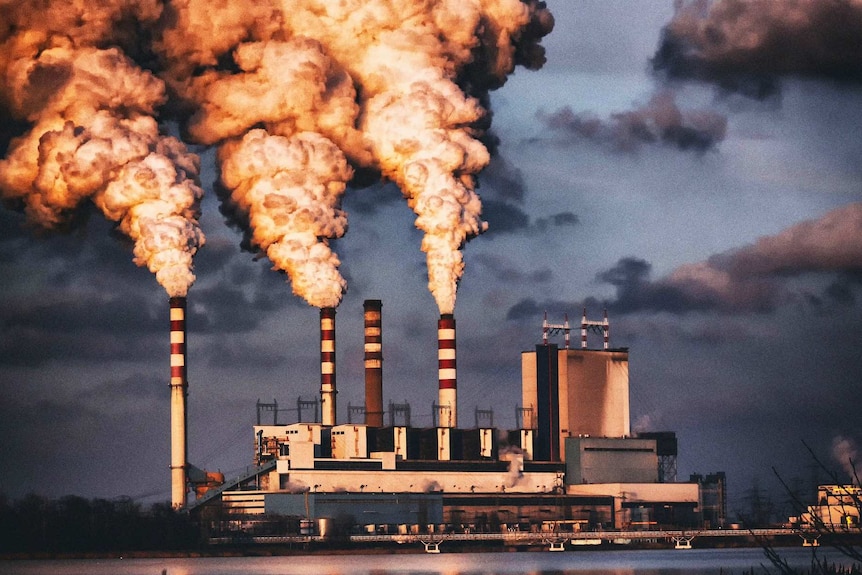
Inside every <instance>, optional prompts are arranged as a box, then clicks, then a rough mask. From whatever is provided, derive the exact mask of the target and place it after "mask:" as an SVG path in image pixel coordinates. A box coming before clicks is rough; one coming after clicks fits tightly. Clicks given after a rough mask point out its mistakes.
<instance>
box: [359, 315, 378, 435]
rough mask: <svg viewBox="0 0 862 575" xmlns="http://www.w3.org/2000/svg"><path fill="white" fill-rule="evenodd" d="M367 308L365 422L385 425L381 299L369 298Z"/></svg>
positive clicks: (374, 425)
mask: <svg viewBox="0 0 862 575" xmlns="http://www.w3.org/2000/svg"><path fill="white" fill-rule="evenodd" d="M363 308H364V309H365V424H366V425H369V426H371V427H383V324H382V319H381V310H382V308H383V303H382V302H381V301H380V300H379V299H367V300H365V303H364V304H363Z"/></svg>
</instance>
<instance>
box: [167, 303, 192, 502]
mask: <svg viewBox="0 0 862 575" xmlns="http://www.w3.org/2000/svg"><path fill="white" fill-rule="evenodd" d="M170 307H171V505H172V506H173V508H174V509H180V508H182V507H185V506H186V497H187V493H188V488H187V485H188V483H187V481H186V471H187V468H188V442H187V439H186V436H187V431H188V425H187V423H186V397H187V396H188V382H187V380H186V298H184V297H172V298H171V299H170Z"/></svg>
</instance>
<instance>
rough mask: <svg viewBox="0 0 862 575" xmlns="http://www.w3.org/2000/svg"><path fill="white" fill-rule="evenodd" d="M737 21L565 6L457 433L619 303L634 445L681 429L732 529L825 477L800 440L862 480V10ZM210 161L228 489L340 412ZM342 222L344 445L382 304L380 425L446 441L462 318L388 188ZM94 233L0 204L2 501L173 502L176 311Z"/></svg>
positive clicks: (202, 407)
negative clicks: (270, 409) (288, 439)
mask: <svg viewBox="0 0 862 575" xmlns="http://www.w3.org/2000/svg"><path fill="white" fill-rule="evenodd" d="M3 4H4V1H3V0H0V6H2V5H3ZM714 4H715V6H713V10H712V11H711V12H709V13H708V14H707V12H706V11H704V10H701V9H700V8H702V7H703V3H697V4H694V5H693V4H686V5H685V6H684V7H683V8H681V9H680V10H679V11H678V12H677V13H676V17H675V11H674V2H673V1H672V0H666V1H659V0H650V1H638V2H634V1H608V0H565V1H563V0H557V1H553V0H551V1H549V2H548V7H549V8H550V10H551V11H552V12H553V14H554V17H555V20H556V24H555V27H554V31H553V32H552V33H551V34H550V35H549V36H547V37H546V38H544V40H543V41H542V45H544V46H545V47H546V50H547V54H546V55H547V63H546V64H545V66H544V67H543V68H542V69H541V70H538V71H528V70H525V69H523V68H518V69H517V70H516V72H515V73H514V75H512V76H510V77H509V79H508V81H507V83H506V84H505V85H504V86H503V87H502V88H500V89H498V90H496V91H494V92H492V95H491V107H492V110H493V124H492V131H493V134H494V135H495V136H496V140H497V146H496V149H495V150H494V151H493V154H492V159H491V162H490V165H489V166H488V167H487V168H486V169H485V170H484V171H483V172H482V173H481V174H480V175H479V178H478V180H479V187H478V193H479V194H480V195H481V197H482V201H483V206H484V207H483V218H484V219H485V220H487V221H488V223H489V230H488V231H487V232H486V233H485V234H483V235H481V236H479V237H478V238H476V239H474V240H472V241H470V242H469V243H468V244H467V245H466V246H465V248H464V261H465V264H466V269H465V272H464V275H463V278H462V279H461V281H460V285H459V288H458V295H457V303H456V305H455V316H456V319H457V322H458V396H459V419H460V425H461V426H462V427H471V426H472V425H473V423H474V419H473V413H474V411H473V410H474V408H480V409H488V408H493V409H494V412H495V423H496V425H497V426H498V427H501V428H512V427H514V425H515V408H516V406H517V405H518V404H519V403H520V352H521V351H523V350H527V349H531V348H532V347H533V346H534V345H535V344H536V343H539V342H540V341H541V323H542V314H543V312H545V311H547V312H548V317H549V320H551V321H554V322H562V319H563V315H564V314H565V313H568V314H569V317H570V319H571V320H572V322H573V324H577V322H578V319H579V318H580V313H581V309H582V308H583V307H584V306H586V307H587V310H588V315H589V316H590V317H591V319H599V318H600V317H601V313H602V310H603V309H604V308H607V310H608V314H609V316H610V323H611V345H612V346H614V347H629V348H630V376H631V411H632V426H633V429H635V430H637V431H665V430H671V431H675V432H676V433H677V435H678V438H679V443H680V454H679V470H678V477H679V478H680V479H686V478H687V477H688V475H689V474H690V473H710V472H714V471H725V472H726V473H727V475H728V483H729V490H730V494H731V509H732V510H734V509H743V507H744V505H745V501H744V500H745V492H746V491H747V490H749V489H750V488H751V487H752V485H754V484H755V483H758V484H759V485H761V486H762V487H764V488H770V489H772V488H773V487H774V485H775V479H774V476H773V473H772V468H773V467H775V468H777V469H778V470H779V471H780V472H781V474H782V475H783V476H784V477H785V478H786V479H788V480H790V481H796V480H799V481H800V482H803V483H807V482H810V481H811V479H812V470H811V469H810V459H809V458H808V456H807V453H806V450H805V447H804V445H803V441H804V442H806V443H807V444H808V445H810V446H811V447H812V448H813V449H814V451H815V452H816V453H817V454H818V455H819V456H820V457H821V458H822V460H823V461H824V462H825V463H827V465H829V466H831V467H834V468H835V469H836V470H839V472H840V470H841V469H842V463H846V461H847V457H848V456H850V457H854V459H855V458H856V447H855V446H856V442H857V441H860V440H862V417H860V413H862V394H860V377H862V353H860V352H859V349H858V348H859V345H860V342H862V301H860V296H862V289H860V287H862V162H860V161H859V158H862V136H860V134H862V83H860V80H862V46H860V40H859V39H860V38H862V4H860V3H859V2H848V3H846V4H842V5H841V6H839V7H838V8H836V4H837V3H833V2H826V1H814V0H811V1H802V0H798V1H787V2H781V3H775V2H769V1H765V0H764V1H752V2H739V1H736V0H734V1H729V0H725V1H719V2H716V3H714ZM830 7H831V9H830ZM2 34H4V32H2V30H0V39H3V36H2ZM0 103H2V101H0ZM0 112H3V113H6V112H4V110H3V108H2V107H0ZM4 121H5V119H4ZM0 135H2V134H0ZM191 151H193V152H196V153H199V154H200V155H201V158H202V169H201V183H202V187H203V189H204V191H205V194H204V196H203V199H202V204H201V205H202V215H201V218H200V227H201V230H202V231H203V233H204V234H205V235H206V244H205V245H204V246H203V247H202V248H201V249H200V251H199V252H198V253H197V255H196V256H195V259H194V266H195V275H196V276H197V280H196V282H195V284H194V285H193V287H192V288H191V289H190V290H189V294H188V297H189V319H188V330H189V333H188V341H189V345H188V365H189V429H190V434H189V452H190V460H191V462H192V463H194V464H195V465H197V466H198V467H201V468H206V469H210V470H221V471H223V472H225V473H226V474H227V475H228V476H230V475H231V474H233V473H235V472H237V471H238V470H239V469H241V468H242V467H244V466H245V465H248V464H249V463H251V458H252V455H253V434H252V430H251V426H252V425H253V424H254V423H255V402H256V401H257V400H258V399H261V400H263V401H272V400H273V399H275V400H277V401H278V403H279V404H280V405H281V406H283V407H284V408H290V407H291V406H293V405H295V402H296V399H297V398H298V397H302V398H303V399H313V398H315V397H317V395H318V391H319V366H318V358H319V343H318V329H319V328H318V310H317V308H314V307H311V306H309V305H308V304H307V303H306V302H305V301H303V300H302V299H300V298H298V297H297V296H295V295H293V294H292V293H291V286H290V284H288V283H286V282H285V277H284V274H283V273H280V272H276V271H272V270H271V269H270V268H271V267H272V266H271V263H270V261H269V260H267V258H266V257H256V256H255V254H252V253H249V252H247V251H242V250H241V248H240V241H241V240H242V234H241V233H240V232H239V231H237V230H236V229H235V228H233V227H230V226H228V225H227V224H226V223H225V219H224V216H223V215H222V214H221V213H220V211H219V207H220V206H219V199H218V196H217V194H216V191H215V188H214V183H215V180H216V178H217V174H216V169H215V164H216V158H215V152H214V150H213V149H212V148H208V147H204V146H195V147H192V148H191ZM343 208H344V210H345V211H346V212H347V214H348V220H349V230H348V231H347V233H346V234H345V235H344V237H342V238H340V239H336V240H333V241H332V242H331V244H330V245H331V246H332V247H333V249H334V251H335V252H336V253H337V254H338V256H339V258H340V260H341V268H340V270H341V273H342V275H343V276H344V278H345V279H346V281H347V283H348V286H349V287H348V291H347V292H346V294H345V295H344V298H343V300H342V302H341V304H340V306H339V308H338V315H337V320H336V321H337V337H338V343H337V353H338V367H337V382H338V418H339V421H345V422H346V420H347V409H348V404H350V405H354V406H358V405H362V403H363V397H362V394H363V390H364V387H363V363H362V360H363V348H362V337H363V335H362V301H363V300H364V299H369V298H373V299H381V300H382V301H383V347H384V376H383V377H384V404H385V405H386V404H388V402H389V401H394V402H399V403H401V402H409V403H410V404H411V407H412V414H413V424H414V425H417V426H425V425H430V424H431V404H432V402H433V401H434V400H435V399H436V397H437V360H436V353H437V352H436V319H437V317H438V315H439V311H438V307H437V305H436V304H435V299H434V298H433V297H432V295H431V294H430V293H429V291H428V287H427V282H428V278H427V272H426V264H425V256H424V254H423V253H422V252H421V251H420V242H421V241H422V234H421V232H420V231H418V230H417V229H416V228H415V227H414V221H415V219H416V216H415V215H414V214H413V213H412V212H411V210H410V208H408V207H407V204H406V202H405V201H404V199H403V198H402V195H401V193H400V191H399V190H398V188H397V187H396V186H395V185H394V184H392V183H390V184H387V185H380V184H374V185H371V186H368V187H363V188H354V187H348V189H347V191H346V193H345V196H344V199H343ZM81 217H82V220H81V221H80V222H79V225H77V226H76V227H75V229H74V230H73V231H71V232H70V233H68V234H41V233H34V232H33V231H32V230H30V229H26V228H25V227H24V226H23V223H24V217H23V215H22V214H20V213H19V212H17V211H13V210H9V209H0V296H2V297H0V398H2V400H0V435H2V438H3V439H2V440H0V492H3V493H5V494H6V495H9V496H12V497H20V496H22V495H24V494H26V493H28V492H37V493H40V494H44V495H47V496H60V495H64V494H77V495H82V496H86V497H116V496H120V495H129V496H132V497H134V498H137V499H140V500H142V501H158V500H167V499H168V498H169V474H168V462H169V443H168V431H169V429H168V428H169V413H168V381H169V367H168V352H169V340H168V298H167V296H166V294H165V291H164V290H163V289H162V287H160V286H159V284H158V283H157V282H156V281H155V279H154V278H153V276H152V274H150V273H149V272H148V271H147V270H146V269H142V268H139V267H137V266H135V265H134V264H133V263H132V261H131V260H132V254H131V247H130V244H129V242H128V241H127V240H124V239H122V238H121V236H120V234H118V233H116V232H115V231H114V230H113V227H114V226H113V224H111V223H109V222H107V221H106V220H105V218H104V217H103V216H102V215H101V213H99V212H98V211H97V210H95V209H90V210H85V213H84V214H82V216H81ZM573 336H574V337H573V339H575V340H576V339H577V333H576V334H573ZM558 343H560V344H562V341H558ZM591 345H592V346H599V345H601V342H600V340H599V339H598V338H596V339H595V340H591ZM387 418H388V416H387ZM294 419H295V413H291V412H285V413H284V414H283V415H282V420H285V421H293V420H294ZM387 420H388V419H387ZM842 473H843V472H842ZM776 499H777V500H780V499H781V496H780V495H776Z"/></svg>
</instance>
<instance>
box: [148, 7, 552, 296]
mask: <svg viewBox="0 0 862 575" xmlns="http://www.w3.org/2000/svg"><path fill="white" fill-rule="evenodd" d="M252 4H253V5H252V6H251V7H248V3H238V2H237V3H224V4H221V5H217V6H213V5H212V4H211V3H208V2H200V1H190V2H185V3H173V4H172V5H171V10H172V11H173V16H172V18H170V19H169V21H170V22H171V24H170V25H169V26H167V27H166V28H165V29H164V30H163V31H162V33H161V34H160V41H159V42H160V44H159V46H160V51H161V53H162V55H163V57H164V58H165V61H166V62H167V74H166V77H167V78H168V82H169V84H170V85H171V86H172V87H173V88H174V89H175V90H176V91H177V93H178V95H179V96H180V98H181V99H182V101H183V102H185V103H186V104H185V105H186V106H189V107H191V108H192V109H196V110H197V112H196V113H195V114H194V115H193V116H192V119H191V121H190V122H189V124H188V131H189V133H190V134H191V136H192V137H194V138H195V139H196V141H199V142H201V143H206V144H212V143H216V142H224V141H228V142H230V140H232V139H238V138H242V137H243V134H244V133H245V132H246V131H248V130H249V129H251V128H257V129H263V130H265V131H266V132H265V134H266V135H267V136H279V137H283V138H286V140H279V142H280V144H279V146H282V147H283V146H286V145H288V142H296V141H297V140H295V138H302V139H303V140H302V141H306V142H307V141H308V139H307V137H306V136H304V135H303V134H315V135H316V136H317V137H318V139H317V140H316V141H317V145H316V147H315V149H316V153H315V155H314V160H313V161H311V160H310V157H309V162H310V164H312V163H313V164H314V165H316V166H318V167H319V168H320V169H319V170H318V174H319V177H318V176H316V178H317V179H316V180H315V181H316V185H317V186H319V187H320V189H327V190H328V191H327V192H326V193H324V194H320V193H312V194H308V195H307V196H306V200H307V201H308V203H307V209H308V211H305V212H303V214H305V215H308V214H323V213H326V214H329V216H331V217H327V218H326V219H327V220H328V221H329V222H331V224H332V225H330V224H321V223H319V222H317V221H315V219H314V218H309V217H304V216H303V217H292V216H291V217H290V220H291V221H290V223H289V224H288V223H287V222H282V223H280V224H279V225H276V226H269V230H270V231H272V232H274V233H275V235H268V234H269V231H265V230H261V229H260V227H259V225H258V224H259V222H262V221H271V220H272V221H274V220H275V219H277V218H279V217H280V218H282V219H284V218H285V217H286V215H285V214H286V213H287V212H290V211H291V210H293V209H294V207H293V206H285V205H284V202H281V201H274V199H275V196H277V195H281V196H285V195H286V194H285V193H284V192H282V191H281V190H280V189H279V188H280V187H281V186H283V185H286V184H285V183H284V181H283V180H285V179H287V178H285V177H284V176H283V175H282V174H284V173H285V172H284V168H280V167H278V162H277V161H275V162H272V165H271V167H272V168H274V169H275V170H276V171H277V173H278V174H280V176H279V177H277V178H275V179H273V178H269V177H268V179H267V182H268V183H266V184H262V183H260V182H262V180H261V179H260V178H259V177H258V176H255V175H253V174H249V173H248V170H247V169H246V168H245V166H243V163H244V160H241V159H232V157H231V156H232V154H234V153H240V150H243V149H244V148H246V145H245V144H243V145H241V146H237V145H235V144H233V143H228V144H226V145H225V146H224V148H223V151H222V152H221V153H220V154H219V158H220V161H221V169H222V182H223V183H224V185H225V186H226V187H228V188H230V189H232V190H233V192H232V193H231V194H230V196H229V197H230V199H231V201H233V202H235V203H237V204H239V205H240V208H241V211H245V212H247V213H248V215H249V217H248V224H249V225H250V226H251V228H253V230H252V232H251V237H252V242H253V243H254V244H256V246H257V247H259V248H261V249H263V250H265V251H266V252H267V254H268V256H269V257H270V259H272V260H273V262H274V263H275V266H276V267H277V268H279V269H283V270H285V271H286V272H287V273H288V275H289V276H290V278H291V281H292V282H293V287H294V291H295V292H296V293H297V294H299V295H301V296H302V297H304V298H305V299H306V300H307V301H308V302H309V303H311V304H312V305H320V304H321V303H322V302H327V304H328V305H332V304H337V302H338V301H339V300H340V298H341V295H342V293H343V290H344V287H345V282H344V280H343V279H342V278H341V277H340V275H339V274H338V273H337V265H338V260H337V258H335V257H334V255H333V254H332V253H331V252H330V251H329V248H328V244H327V240H328V239H329V238H337V237H339V236H340V235H341V234H343V233H344V231H345V229H346V228H345V225H344V220H343V213H342V212H341V211H340V193H341V192H343V190H344V183H345V182H346V181H347V180H349V179H350V177H351V175H350V173H348V172H346V171H345V169H343V168H342V166H343V165H344V161H345V158H346V159H347V160H348V161H349V162H351V163H352V164H353V165H354V166H355V167H361V168H370V169H372V170H375V171H378V172H379V173H380V174H381V175H382V176H383V177H384V178H386V179H389V180H391V181H394V182H395V183H396V184H398V186H399V188H400V189H401V191H402V193H403V194H404V196H405V198H406V199H407V202H408V204H409V205H410V207H411V208H412V209H413V210H414V212H415V213H416V215H417V218H416V226H417V227H418V228H419V229H421V230H422V231H423V232H424V234H425V235H424V238H423V241H422V249H423V251H425V252H426V254H427V263H428V277H429V288H430V290H431V292H432V293H433V294H434V297H435V298H436V301H437V304H438V307H439V308H440V311H441V312H443V313H451V312H452V311H453V310H454V306H455V293H456V288H457V284H458V281H459V279H460V277H461V274H462V273H463V259H462V254H461V251H460V250H461V248H462V246H463V245H464V243H465V242H466V241H467V240H468V239H470V238H471V237H474V236H476V235H478V234H480V233H481V232H483V231H484V230H485V229H486V227H487V225H486V224H485V222H483V221H482V219H481V203H480V201H479V197H478V195H477V194H476V192H475V175H476V174H477V173H478V172H479V171H480V170H481V169H482V168H484V167H485V166H486V165H487V163H488V160H489V155H488V152H487V150H486V148H485V147H484V146H483V145H482V144H481V143H480V141H479V140H478V137H479V136H480V135H481V130H480V128H481V127H483V126H482V122H484V121H485V120H486V111H485V109H484V107H483V106H482V105H481V102H482V101H484V97H485V92H486V91H487V89H490V88H493V87H496V86H499V85H501V84H502V83H503V81H504V80H505V77H506V75H507V74H509V73H510V72H511V71H512V69H513V68H514V66H515V64H518V63H522V64H524V65H526V66H528V67H537V66H538V65H540V63H541V60H542V58H543V56H542V52H541V50H540V49H537V46H536V41H537V40H538V39H539V38H541V36H543V35H544V34H546V33H547V32H548V31H550V28H551V26H552V23H553V20H552V19H551V18H550V15H549V13H548V12H547V10H546V9H545V8H544V5H543V3H540V2H534V1H530V2H521V1H520V0H482V1H472V2H462V1H457V2H456V1H444V2H436V3H429V2H425V1H419V0H416V1H411V2H394V1H391V0H364V1H359V0H354V1H348V2H340V3H332V2H322V1H314V0H307V1H303V2H296V3H292V4H291V5H289V6H284V7H283V8H282V7H281V6H279V5H278V4H277V3H273V4H269V3H267V2H255V3H252ZM202 21H206V22H208V24H206V26H211V27H213V29H211V30H208V29H206V28H203V29H201V28H199V26H198V22H202ZM189 38H195V40H196V42H190V41H189ZM225 62H228V63H229V65H226V64H225ZM255 138H256V139H257V140H258V141H260V142H262V141H263V140H264V139H265V136H264V135H263V134H259V135H257V136H255ZM323 140H327V141H329V142H331V144H332V145H331V146H329V147H328V148H327V147H326V146H325V144H324V143H323ZM243 142H245V140H243ZM258 145H263V144H258ZM327 162H328V163H329V167H328V168H327V167H326V166H325V164H326V163H327ZM236 170H245V172H246V173H245V174H244V175H242V176H238V175H237V174H235V173H234V172H235V171H236ZM279 170H280V171H279ZM252 181H255V182H258V183H256V184H250V183H249V182H252ZM264 185H265V186H266V187H268V188H269V189H270V190H271V191H270V192H266V194H264V195H267V197H269V198H270V199H271V200H273V201H265V200H263V201H258V202H256V203H255V202H254V201H252V200H250V199H249V198H247V197H246V195H247V194H246V193H245V192H243V191H238V188H237V186H243V187H245V188H257V192H255V194H261V193H263V192H262V191H261V189H262V188H261V186H264ZM288 195H289V194H288ZM318 201H319V202H323V203H322V204H321V205H320V206H318V207H313V206H312V204H313V203H314V202H318ZM249 206H251V207H249ZM270 210H274V213H272V214H270V213H268V212H269V211H270ZM277 214H280V215H277ZM287 236H290V238H293V239H291V240H290V241H291V242H293V246H292V247H291V248H290V249H289V250H288V251H290V252H291V253H290V254H289V255H286V258H282V259H273V251H274V248H273V246H281V245H282V244H283V243H284V240H282V239H280V238H282V237H287ZM299 236H302V237H303V239H302V240H301V241H300V242H299V243H298V244H297V243H296V238H297V237H299ZM313 241H316V242H317V243H316V244H314V245H312V242H313ZM300 244H301V245H300ZM279 250H281V248H279ZM276 251H278V250H276ZM302 251H304V252H305V253H307V254H309V255H310V256H313V257H312V259H314V260H316V261H317V262H320V263H321V264H322V262H323V261H324V260H326V262H327V263H326V265H312V266H298V265H296V264H297V261H298V259H297V258H300V257H301V254H300V252H302ZM285 261H288V262H291V264H290V265H288V264H286V263H284V262H285ZM312 268H313V270H316V272H315V271H313V270H312ZM300 269H303V270H304V272H303V273H306V272H307V274H308V275H306V276H302V277H301V274H300V272H299V270H300ZM317 272H319V275H312V274H313V273H317ZM324 285H326V287H325V288H324V287H321V286H324ZM306 286H309V287H311V286H314V287H315V289H320V291H326V292H327V293H326V295H325V296H324V295H322V294H314V295H312V294H311V293H309V292H307V291H306Z"/></svg>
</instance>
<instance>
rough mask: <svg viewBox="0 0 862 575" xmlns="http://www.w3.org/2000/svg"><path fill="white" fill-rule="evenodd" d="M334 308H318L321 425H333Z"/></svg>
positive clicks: (334, 391) (334, 392)
mask: <svg viewBox="0 0 862 575" xmlns="http://www.w3.org/2000/svg"><path fill="white" fill-rule="evenodd" d="M336 393H337V392H336V390H335V308H334V307H322V308H320V413H321V423H322V424H323V425H335V394H336Z"/></svg>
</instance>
